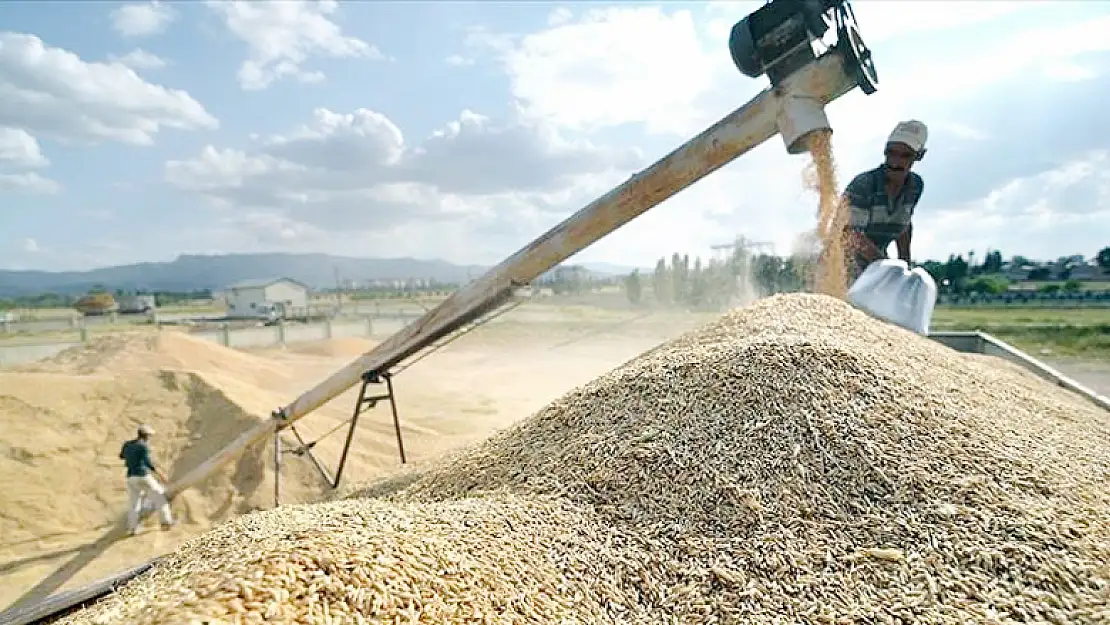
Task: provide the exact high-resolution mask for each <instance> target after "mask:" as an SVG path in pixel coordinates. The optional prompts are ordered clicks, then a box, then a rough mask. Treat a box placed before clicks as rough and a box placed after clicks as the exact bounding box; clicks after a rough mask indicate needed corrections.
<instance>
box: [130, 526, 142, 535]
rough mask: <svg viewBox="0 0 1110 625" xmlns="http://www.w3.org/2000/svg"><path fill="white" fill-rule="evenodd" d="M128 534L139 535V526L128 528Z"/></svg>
mask: <svg viewBox="0 0 1110 625" xmlns="http://www.w3.org/2000/svg"><path fill="white" fill-rule="evenodd" d="M127 535H128V536H138V535H139V528H137V527H132V528H131V529H129V530H127Z"/></svg>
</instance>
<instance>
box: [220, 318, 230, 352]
mask: <svg viewBox="0 0 1110 625" xmlns="http://www.w3.org/2000/svg"><path fill="white" fill-rule="evenodd" d="M220 343H221V344H223V346H224V347H231V326H230V325H228V324H226V323H223V324H220Z"/></svg>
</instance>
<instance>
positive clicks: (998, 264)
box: [983, 250, 1002, 273]
mask: <svg viewBox="0 0 1110 625" xmlns="http://www.w3.org/2000/svg"><path fill="white" fill-rule="evenodd" d="M1001 271H1002V252H999V251H998V250H991V251H989V252H987V256H986V258H984V259H983V273H1001Z"/></svg>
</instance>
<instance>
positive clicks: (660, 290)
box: [651, 258, 674, 306]
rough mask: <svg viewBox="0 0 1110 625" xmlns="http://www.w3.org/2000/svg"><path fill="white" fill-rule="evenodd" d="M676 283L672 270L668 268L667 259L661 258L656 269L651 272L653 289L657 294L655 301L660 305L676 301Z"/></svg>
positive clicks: (667, 304) (656, 264)
mask: <svg viewBox="0 0 1110 625" xmlns="http://www.w3.org/2000/svg"><path fill="white" fill-rule="evenodd" d="M673 287H674V283H673V281H672V280H671V274H670V271H668V269H667V259H665V258H660V259H659V262H657V263H655V271H654V272H653V273H652V274H651V289H652V292H653V293H654V294H655V301H656V303H657V304H659V305H660V306H669V305H671V303H672V302H673V301H674V298H673V293H674V288H673Z"/></svg>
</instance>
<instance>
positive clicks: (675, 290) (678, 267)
mask: <svg viewBox="0 0 1110 625" xmlns="http://www.w3.org/2000/svg"><path fill="white" fill-rule="evenodd" d="M812 270H813V267H812V263H810V262H807V261H805V260H804V259H800V258H797V257H780V256H774V255H771V254H753V253H751V251H749V250H748V249H747V248H746V247H745V246H744V245H743V244H742V242H737V244H736V245H735V246H734V247H733V251H732V254H731V256H730V257H728V258H726V259H714V260H709V261H703V260H702V259H701V258H700V257H695V258H694V259H693V263H691V260H690V256H689V255H688V254H678V253H675V254H672V255H671V258H670V261H669V262H668V259H666V258H660V259H659V261H658V262H657V263H656V264H655V270H654V271H653V272H652V273H651V275H650V276H643V275H641V274H640V272H639V270H637V271H634V272H632V273H631V274H630V275H629V276H628V277H626V278H625V282H624V286H625V292H626V293H627V295H628V299H629V301H631V302H632V303H633V304H636V305H639V304H641V303H643V301H644V299H645V295H646V293H645V291H646V289H648V288H650V289H651V296H652V299H653V300H654V301H655V303H656V304H657V305H660V306H682V307H684V308H691V309H720V308H722V307H726V306H730V305H732V304H734V303H735V302H737V301H745V300H751V299H754V298H755V297H758V296H762V295H769V294H772V293H784V292H793V291H800V290H803V289H805V288H808V287H809V285H810V284H811V282H812V280H811V276H812V273H813V271H812Z"/></svg>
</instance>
